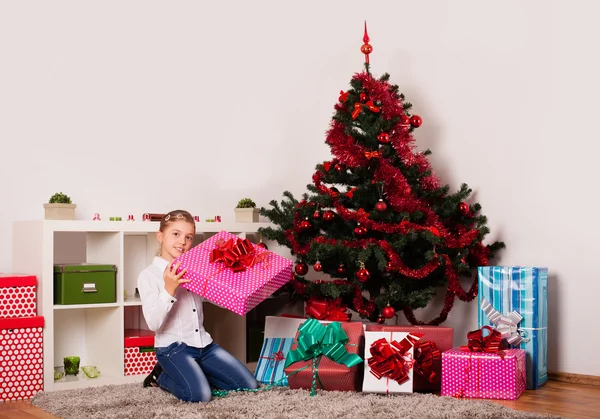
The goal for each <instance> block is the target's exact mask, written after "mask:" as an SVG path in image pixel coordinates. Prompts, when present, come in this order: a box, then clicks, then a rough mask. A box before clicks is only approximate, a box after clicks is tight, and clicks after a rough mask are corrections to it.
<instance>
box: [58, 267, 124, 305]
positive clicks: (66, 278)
mask: <svg viewBox="0 0 600 419" xmlns="http://www.w3.org/2000/svg"><path fill="white" fill-rule="evenodd" d="M116 301H117V267H116V266H115V265H101V264H94V263H80V264H72V265H55V266H54V304H100V303H114V302H116Z"/></svg>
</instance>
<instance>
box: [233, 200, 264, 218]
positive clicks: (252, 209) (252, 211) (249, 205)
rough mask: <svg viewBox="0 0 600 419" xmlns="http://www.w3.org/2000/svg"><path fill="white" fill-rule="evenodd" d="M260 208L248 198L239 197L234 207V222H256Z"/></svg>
mask: <svg viewBox="0 0 600 419" xmlns="http://www.w3.org/2000/svg"><path fill="white" fill-rule="evenodd" d="M259 212H260V209H259V208H256V204H255V203H254V201H253V200H252V199H250V198H243V199H240V200H239V201H238V203H237V206H236V207H235V222H236V223H258V215H259Z"/></svg>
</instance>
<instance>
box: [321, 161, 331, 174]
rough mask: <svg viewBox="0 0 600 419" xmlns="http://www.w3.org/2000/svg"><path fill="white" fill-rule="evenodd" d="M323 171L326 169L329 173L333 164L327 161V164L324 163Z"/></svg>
mask: <svg viewBox="0 0 600 419" xmlns="http://www.w3.org/2000/svg"><path fill="white" fill-rule="evenodd" d="M323 169H325V171H326V172H329V169H331V162H330V161H326V162H325V163H323Z"/></svg>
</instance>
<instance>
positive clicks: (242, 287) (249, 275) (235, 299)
mask: <svg viewBox="0 0 600 419" xmlns="http://www.w3.org/2000/svg"><path fill="white" fill-rule="evenodd" d="M229 239H233V240H237V239H239V237H238V236H236V235H234V234H231V233H228V232H226V231H221V232H219V233H217V234H216V235H214V236H213V237H211V238H210V239H208V240H205V241H204V242H202V243H200V244H199V245H197V246H195V247H194V248H192V249H190V250H189V251H187V252H185V253H184V254H183V255H181V256H180V257H178V258H177V259H175V260H174V261H173V264H175V263H177V262H181V266H180V269H183V268H187V269H188V270H187V272H186V273H185V274H184V276H183V278H185V279H189V280H191V282H189V283H185V284H182V285H181V286H182V287H183V288H186V289H189V290H190V291H193V292H195V293H196V294H198V295H201V296H203V297H204V298H206V299H207V300H208V301H210V302H212V303H213V304H216V305H218V306H220V307H223V308H225V309H227V310H230V311H232V312H234V313H236V314H239V315H240V316H243V315H245V314H246V313H248V312H249V311H250V310H252V309H253V308H254V307H256V306H257V305H258V304H259V303H261V302H262V301H264V300H265V299H266V298H267V297H269V296H270V295H271V294H273V293H274V292H275V291H277V290H278V289H279V288H281V287H282V286H283V285H285V284H286V283H287V282H288V281H289V280H290V279H292V264H293V262H292V261H291V260H288V259H286V258H284V257H281V256H279V255H276V254H275V253H273V252H269V251H268V250H266V249H264V248H263V247H261V246H255V245H252V244H250V243H249V242H246V243H247V244H248V245H249V246H250V247H251V249H250V253H251V254H253V255H257V256H258V255H262V254H263V253H265V254H266V255H264V260H261V261H259V262H257V263H255V264H254V265H253V266H251V267H249V268H246V269H245V270H243V271H239V272H234V271H233V270H232V269H231V268H228V267H227V266H225V264H224V263H223V262H211V261H210V257H211V253H212V251H213V250H214V249H216V248H217V247H218V246H219V244H220V243H222V242H226V241H227V240H229ZM250 259H252V257H250Z"/></svg>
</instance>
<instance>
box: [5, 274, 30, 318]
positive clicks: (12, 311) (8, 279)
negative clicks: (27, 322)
mask: <svg viewBox="0 0 600 419" xmlns="http://www.w3.org/2000/svg"><path fill="white" fill-rule="evenodd" d="M36 315H37V277H35V276H33V275H19V274H0V318H14V317H34V316H36Z"/></svg>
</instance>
